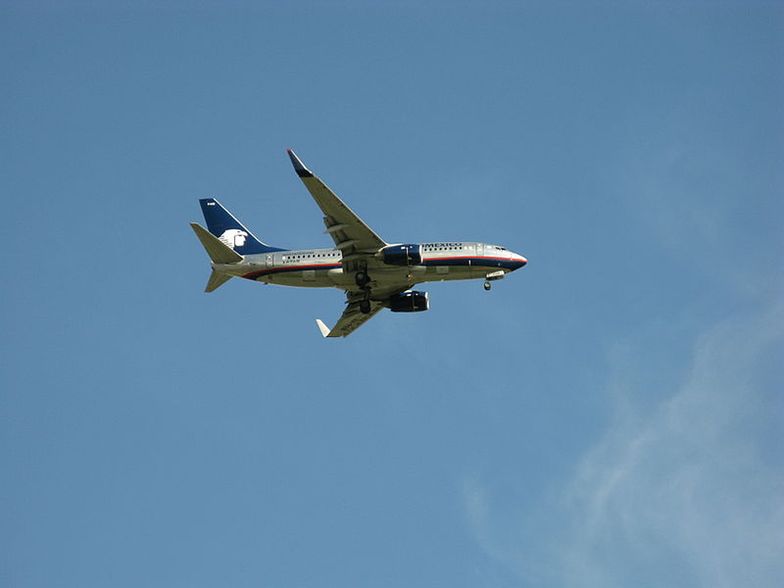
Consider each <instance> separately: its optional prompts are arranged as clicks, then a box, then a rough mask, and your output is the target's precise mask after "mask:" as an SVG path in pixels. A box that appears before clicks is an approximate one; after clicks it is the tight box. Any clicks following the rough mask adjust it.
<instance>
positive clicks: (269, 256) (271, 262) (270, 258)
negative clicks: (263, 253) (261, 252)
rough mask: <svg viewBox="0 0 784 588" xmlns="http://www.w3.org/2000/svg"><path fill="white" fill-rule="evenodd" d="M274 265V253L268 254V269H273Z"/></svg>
mask: <svg viewBox="0 0 784 588" xmlns="http://www.w3.org/2000/svg"><path fill="white" fill-rule="evenodd" d="M273 265H274V264H273V261H272V253H267V267H272V266H273Z"/></svg>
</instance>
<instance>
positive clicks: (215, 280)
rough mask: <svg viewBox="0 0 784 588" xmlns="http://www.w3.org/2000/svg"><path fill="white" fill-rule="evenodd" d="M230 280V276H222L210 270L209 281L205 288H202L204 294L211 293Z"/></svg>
mask: <svg viewBox="0 0 784 588" xmlns="http://www.w3.org/2000/svg"><path fill="white" fill-rule="evenodd" d="M230 279H231V275H229V274H222V273H221V272H216V271H215V270H212V273H211V274H210V279H209V280H208V281H207V287H206V288H204V291H205V292H212V291H213V290H217V289H218V288H220V287H221V286H223V284H225V283H226V282H228V281H229V280H230Z"/></svg>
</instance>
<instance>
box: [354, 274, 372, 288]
mask: <svg viewBox="0 0 784 588" xmlns="http://www.w3.org/2000/svg"><path fill="white" fill-rule="evenodd" d="M354 281H356V283H357V286H359V287H360V288H364V287H365V286H367V285H368V282H370V277H368V275H367V274H366V273H365V272H357V275H355V276H354Z"/></svg>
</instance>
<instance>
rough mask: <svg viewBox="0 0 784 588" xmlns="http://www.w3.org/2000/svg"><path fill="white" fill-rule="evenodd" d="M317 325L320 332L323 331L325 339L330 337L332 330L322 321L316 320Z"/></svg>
mask: <svg viewBox="0 0 784 588" xmlns="http://www.w3.org/2000/svg"><path fill="white" fill-rule="evenodd" d="M316 325H317V326H318V328H319V331H321V335H322V336H323V337H329V333H330V329H329V327H328V326H327V325H325V324H324V323H323V322H322V320H321V319H316Z"/></svg>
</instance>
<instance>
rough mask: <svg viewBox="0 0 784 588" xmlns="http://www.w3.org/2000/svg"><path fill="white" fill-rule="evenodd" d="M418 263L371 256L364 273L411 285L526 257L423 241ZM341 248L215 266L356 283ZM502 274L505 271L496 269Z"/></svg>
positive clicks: (476, 274) (307, 283)
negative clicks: (401, 263) (345, 265)
mask: <svg viewBox="0 0 784 588" xmlns="http://www.w3.org/2000/svg"><path fill="white" fill-rule="evenodd" d="M420 248H421V249H420V251H421V262H420V263H417V264H414V265H404V266H399V265H389V264H386V263H384V262H383V261H382V260H381V259H377V258H374V259H373V261H372V262H371V263H370V264H368V267H367V273H368V274H369V275H370V277H371V279H372V283H373V285H374V286H382V287H383V285H384V284H385V283H387V282H388V283H399V282H401V281H406V282H408V283H409V285H411V286H413V285H414V284H417V283H421V282H438V281H444V280H467V279H474V278H482V279H484V278H486V277H487V276H488V275H495V276H496V277H503V275H504V274H506V273H507V272H511V271H514V270H515V269H517V268H519V267H522V266H524V265H525V264H526V259H525V258H524V257H523V256H521V255H518V254H517V253H514V252H512V251H509V250H507V249H505V248H504V247H500V246H498V245H488V244H486V243H477V242H464V241H452V242H433V243H421V244H420ZM342 259H343V256H342V253H341V251H340V250H339V249H301V250H285V251H274V252H270V253H262V254H257V255H247V256H245V257H244V258H243V260H242V262H240V263H237V264H230V265H224V264H213V267H214V268H215V269H216V270H217V271H220V272H224V273H228V274H231V275H233V276H237V277H242V278H246V279H249V280H255V281H259V282H263V283H266V284H279V285H281V286H298V287H306V288H341V289H351V288H352V287H354V277H353V275H352V273H351V272H344V270H343V263H342ZM499 272H503V273H499Z"/></svg>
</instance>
